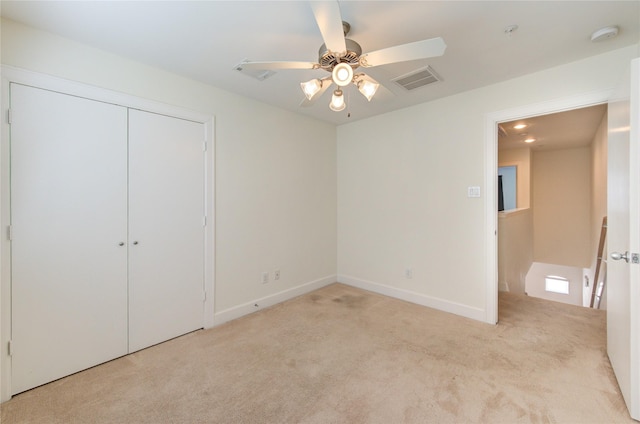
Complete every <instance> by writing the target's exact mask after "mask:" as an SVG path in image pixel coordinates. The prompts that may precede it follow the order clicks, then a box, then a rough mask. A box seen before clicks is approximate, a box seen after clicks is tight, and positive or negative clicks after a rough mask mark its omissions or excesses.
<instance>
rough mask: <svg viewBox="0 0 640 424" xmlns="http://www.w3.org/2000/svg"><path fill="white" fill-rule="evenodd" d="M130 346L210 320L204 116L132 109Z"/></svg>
mask: <svg viewBox="0 0 640 424" xmlns="http://www.w3.org/2000/svg"><path fill="white" fill-rule="evenodd" d="M129 114H130V115H129V198H130V203H129V243H130V247H129V251H130V260H129V350H130V351H131V352H133V351H136V350H139V349H143V348H145V347H147V346H151V345H153V344H156V343H159V342H162V341H165V340H168V339H170V338H172V337H176V336H179V335H182V334H185V333H187V332H190V331H193V330H196V329H199V328H202V327H203V317H204V309H203V308H204V303H203V302H204V163H205V162H204V158H205V156H204V150H203V143H204V140H205V129H204V124H201V123H196V122H192V121H186V120H183V119H177V118H172V117H168V116H164V115H158V114H154V113H149V112H143V111H139V110H130V111H129Z"/></svg>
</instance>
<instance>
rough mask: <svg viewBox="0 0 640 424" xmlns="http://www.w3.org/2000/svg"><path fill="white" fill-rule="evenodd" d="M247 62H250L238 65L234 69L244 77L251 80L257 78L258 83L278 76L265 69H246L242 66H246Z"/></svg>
mask: <svg viewBox="0 0 640 424" xmlns="http://www.w3.org/2000/svg"><path fill="white" fill-rule="evenodd" d="M246 62H248V61H247V60H244V61H242V62H240V63H238V64H237V65H236V66H234V67H233V69H235V70H236V71H238V72H240V73H241V74H243V75H246V76H248V77H251V78H255V79H257V80H258V81H264V80H266V79H267V78H269V77H271V76H273V75H275V74H276V72H275V71H267V70H264V69H244V68H243V66H242V65H244V64H245V63H246Z"/></svg>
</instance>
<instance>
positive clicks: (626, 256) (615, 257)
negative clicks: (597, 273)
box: [611, 252, 629, 263]
mask: <svg viewBox="0 0 640 424" xmlns="http://www.w3.org/2000/svg"><path fill="white" fill-rule="evenodd" d="M611 259H613V260H614V261H619V260H620V259H624V261H625V262H626V263H629V252H624V253H618V252H611Z"/></svg>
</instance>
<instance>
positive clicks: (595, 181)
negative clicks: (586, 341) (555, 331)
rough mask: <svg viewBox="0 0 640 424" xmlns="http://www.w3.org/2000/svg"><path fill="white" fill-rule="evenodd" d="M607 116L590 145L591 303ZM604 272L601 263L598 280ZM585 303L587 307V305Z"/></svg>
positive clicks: (603, 197) (603, 208) (603, 204)
mask: <svg viewBox="0 0 640 424" xmlns="http://www.w3.org/2000/svg"><path fill="white" fill-rule="evenodd" d="M607 116H608V114H607V113H605V114H604V116H603V117H602V121H601V122H600V126H599V127H598V130H597V131H596V134H595V136H594V138H593V141H592V143H591V250H590V252H591V260H590V267H589V269H588V271H587V276H588V277H589V282H590V286H589V290H588V295H589V296H588V298H589V303H590V302H591V289H592V287H593V284H595V282H594V281H593V279H594V276H595V269H596V262H597V253H598V244H599V243H600V230H601V228H602V218H603V217H604V216H606V215H607V140H608V136H607ZM602 256H603V258H605V259H606V258H607V244H606V243H605V245H604V251H603V255H602ZM605 271H606V263H604V262H603V263H602V266H601V269H600V277H599V278H598V279H599V280H602V277H603V275H604V273H605ZM606 292H607V291H606V290H605V291H604V296H603V298H602V300H601V301H600V309H606V307H607V305H606V303H607V302H606ZM589 303H587V305H588V304H589Z"/></svg>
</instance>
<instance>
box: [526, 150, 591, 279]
mask: <svg viewBox="0 0 640 424" xmlns="http://www.w3.org/2000/svg"><path fill="white" fill-rule="evenodd" d="M531 175H532V180H533V183H532V185H533V230H534V235H533V260H534V261H536V262H542V263H548V264H556V265H565V266H574V267H579V268H588V267H589V264H590V260H591V148H590V147H588V146H587V147H579V148H571V149H561V150H543V151H534V152H533V160H532V172H531Z"/></svg>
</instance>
